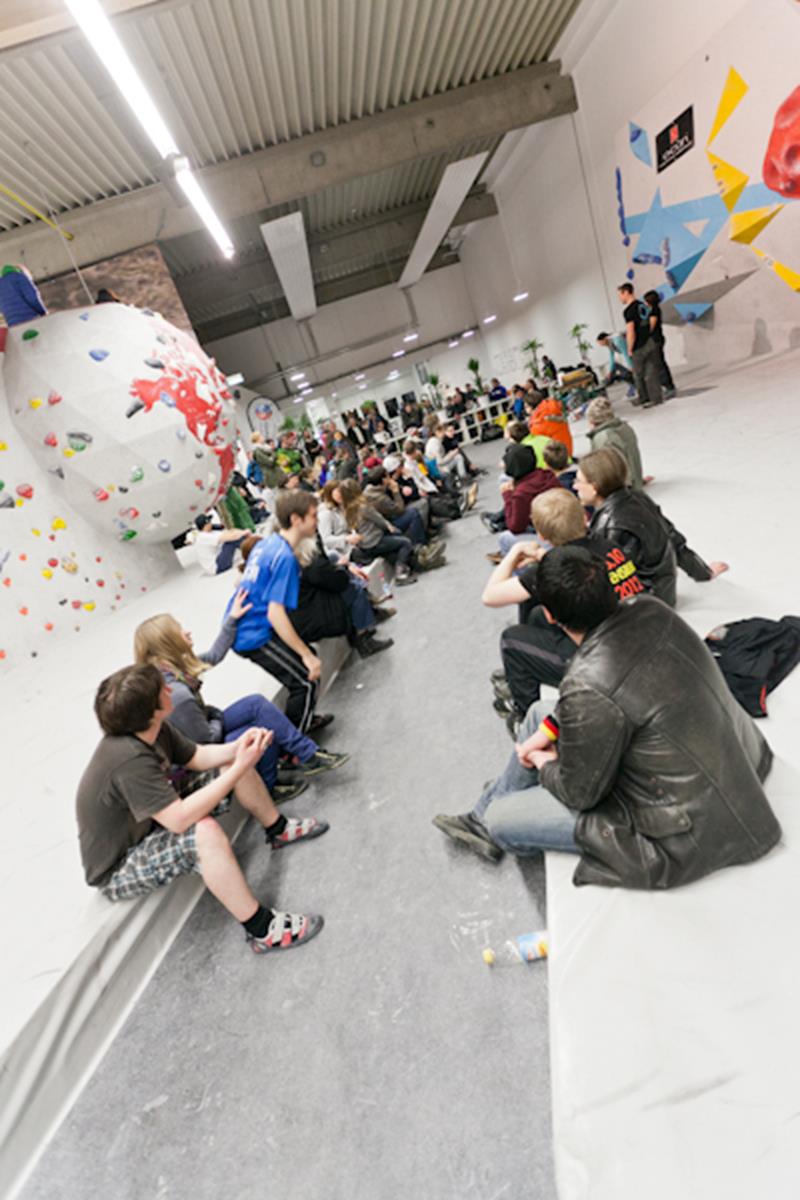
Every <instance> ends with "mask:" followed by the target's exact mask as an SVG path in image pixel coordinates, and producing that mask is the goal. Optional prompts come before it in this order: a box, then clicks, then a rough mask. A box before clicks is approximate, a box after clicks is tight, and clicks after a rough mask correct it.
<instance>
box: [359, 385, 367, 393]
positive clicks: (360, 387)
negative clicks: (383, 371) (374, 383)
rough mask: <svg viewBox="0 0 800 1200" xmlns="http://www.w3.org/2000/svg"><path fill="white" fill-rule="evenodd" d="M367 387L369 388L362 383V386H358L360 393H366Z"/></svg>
mask: <svg viewBox="0 0 800 1200" xmlns="http://www.w3.org/2000/svg"><path fill="white" fill-rule="evenodd" d="M366 386H367V385H366V384H365V383H360V384H359V385H358V390H359V391H360V392H363V391H364V388H365V387H366Z"/></svg>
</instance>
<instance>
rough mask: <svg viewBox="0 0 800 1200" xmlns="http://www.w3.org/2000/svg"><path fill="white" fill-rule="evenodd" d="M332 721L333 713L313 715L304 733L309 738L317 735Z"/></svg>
mask: <svg viewBox="0 0 800 1200" xmlns="http://www.w3.org/2000/svg"><path fill="white" fill-rule="evenodd" d="M332 720H333V713H314V716H313V717H312V718H311V724H310V725H309V727H308V729H307V730H306V733H307V734H308V736H309V737H313V736H314V734H315V733H319V732H320V730H322V729H327V728H328V726H329V725H330V723H331V721H332Z"/></svg>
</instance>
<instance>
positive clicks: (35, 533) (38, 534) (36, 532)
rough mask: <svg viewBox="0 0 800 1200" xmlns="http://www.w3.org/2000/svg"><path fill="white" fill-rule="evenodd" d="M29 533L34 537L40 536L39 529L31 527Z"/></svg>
mask: <svg viewBox="0 0 800 1200" xmlns="http://www.w3.org/2000/svg"><path fill="white" fill-rule="evenodd" d="M31 533H32V534H33V536H34V537H41V535H42V531H41V529H32V530H31Z"/></svg>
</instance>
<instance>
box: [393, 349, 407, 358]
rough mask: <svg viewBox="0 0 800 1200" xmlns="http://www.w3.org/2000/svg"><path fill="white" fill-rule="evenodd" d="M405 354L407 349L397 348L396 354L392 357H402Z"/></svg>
mask: <svg viewBox="0 0 800 1200" xmlns="http://www.w3.org/2000/svg"><path fill="white" fill-rule="evenodd" d="M404 354H405V350H395V352H394V354H393V355H392V358H402V357H403V355H404Z"/></svg>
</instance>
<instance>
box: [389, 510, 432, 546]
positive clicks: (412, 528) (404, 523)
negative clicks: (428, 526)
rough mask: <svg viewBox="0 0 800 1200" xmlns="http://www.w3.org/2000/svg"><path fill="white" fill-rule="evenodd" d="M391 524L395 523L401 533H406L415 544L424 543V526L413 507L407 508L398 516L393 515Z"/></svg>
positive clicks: (420, 544)
mask: <svg viewBox="0 0 800 1200" xmlns="http://www.w3.org/2000/svg"><path fill="white" fill-rule="evenodd" d="M392 524H393V525H396V526H397V528H398V529H399V530H400V532H401V533H405V534H407V535H408V537H409V540H410V541H411V542H412V543H413V544H414V545H415V546H422V545H424V543H425V526H424V524H423V522H422V517H421V516H420V515H419V513H418V512H417V510H416V509H415V508H407V509H406V510H405V511H404V512H402V513H401V514H400V516H399V517H393V518H392Z"/></svg>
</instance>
